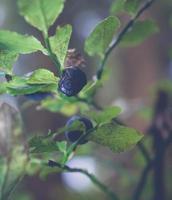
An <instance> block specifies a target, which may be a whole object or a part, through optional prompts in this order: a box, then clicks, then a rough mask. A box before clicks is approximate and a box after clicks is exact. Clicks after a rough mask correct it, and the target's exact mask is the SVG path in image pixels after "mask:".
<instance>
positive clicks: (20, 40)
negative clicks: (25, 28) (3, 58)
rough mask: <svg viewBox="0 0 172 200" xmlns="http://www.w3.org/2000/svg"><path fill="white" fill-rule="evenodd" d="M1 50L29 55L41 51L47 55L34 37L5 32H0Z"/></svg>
mask: <svg viewBox="0 0 172 200" xmlns="http://www.w3.org/2000/svg"><path fill="white" fill-rule="evenodd" d="M0 50H4V51H8V52H13V53H16V54H28V53H32V52H35V51H38V50H40V51H42V52H43V53H45V54H46V50H45V49H44V47H43V46H42V45H41V43H40V42H39V41H38V40H37V39H36V38H34V37H33V36H28V35H21V34H18V33H16V32H10V31H5V30H1V31H0Z"/></svg>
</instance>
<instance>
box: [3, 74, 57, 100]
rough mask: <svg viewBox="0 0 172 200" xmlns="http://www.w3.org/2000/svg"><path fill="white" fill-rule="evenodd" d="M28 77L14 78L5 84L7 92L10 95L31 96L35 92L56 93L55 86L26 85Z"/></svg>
mask: <svg viewBox="0 0 172 200" xmlns="http://www.w3.org/2000/svg"><path fill="white" fill-rule="evenodd" d="M27 81H28V77H19V76H14V77H13V79H12V80H11V81H10V82H8V83H6V85H5V87H6V89H7V92H8V93H9V94H11V95H14V96H16V95H25V94H33V93H35V92H56V90H57V84H28V82H27Z"/></svg>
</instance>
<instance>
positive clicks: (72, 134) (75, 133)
mask: <svg viewBox="0 0 172 200" xmlns="http://www.w3.org/2000/svg"><path fill="white" fill-rule="evenodd" d="M78 120H79V121H81V122H82V123H84V125H85V128H86V131H88V130H90V129H92V128H93V125H92V122H91V121H90V120H89V119H87V118H85V117H80V116H77V115H75V116H73V117H71V118H70V119H69V120H68V121H67V123H66V126H67V127H70V126H71V125H72V123H74V122H75V121H78ZM82 134H83V132H82V131H80V130H72V131H66V132H65V136H66V138H67V140H69V141H70V142H72V143H73V142H76V141H77V140H78V139H79V138H80V136H81V135H82ZM87 142H88V141H87V140H86V139H83V140H82V141H80V143H79V144H85V143H87Z"/></svg>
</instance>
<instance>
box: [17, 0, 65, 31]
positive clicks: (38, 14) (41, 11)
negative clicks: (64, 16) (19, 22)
mask: <svg viewBox="0 0 172 200" xmlns="http://www.w3.org/2000/svg"><path fill="white" fill-rule="evenodd" d="M18 7H19V11H20V14H21V15H22V16H23V17H24V18H25V20H26V21H27V22H28V23H29V24H31V25H32V26H34V27H36V28H38V29H39V30H40V31H43V32H44V34H47V32H48V29H49V27H50V26H51V25H52V24H53V23H54V22H55V20H56V18H57V17H58V16H59V15H60V13H61V12H62V10H63V7H64V0H51V1H47V0H30V1H28V0H18Z"/></svg>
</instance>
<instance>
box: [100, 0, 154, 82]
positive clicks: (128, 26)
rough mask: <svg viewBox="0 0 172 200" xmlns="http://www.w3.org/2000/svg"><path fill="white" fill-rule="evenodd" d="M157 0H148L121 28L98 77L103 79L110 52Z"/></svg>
mask: <svg viewBox="0 0 172 200" xmlns="http://www.w3.org/2000/svg"><path fill="white" fill-rule="evenodd" d="M155 1H156V0H148V1H147V2H146V3H145V4H144V5H143V6H142V7H141V8H140V9H139V10H138V12H137V13H136V15H135V16H134V17H133V18H132V19H131V20H130V21H129V22H128V23H127V25H126V26H125V27H124V28H123V29H122V30H121V32H120V33H119V35H118V36H117V38H116V40H115V41H114V42H113V43H112V44H111V45H110V46H109V48H108V49H107V51H106V52H105V56H104V58H103V60H102V62H101V64H100V66H99V68H98V70H97V79H101V77H102V74H103V71H104V68H105V64H106V62H107V59H108V57H109V55H110V53H111V52H112V51H113V49H114V48H115V47H116V46H117V45H118V44H119V43H120V42H121V40H122V39H123V37H124V35H125V34H126V33H127V32H128V31H129V30H130V29H131V28H132V27H133V25H134V24H135V22H136V20H137V19H138V18H139V17H140V16H141V15H142V13H143V12H144V11H145V10H147V9H148V8H149V7H150V6H151V5H152V4H153V3H154V2H155Z"/></svg>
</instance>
